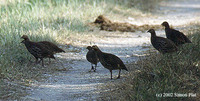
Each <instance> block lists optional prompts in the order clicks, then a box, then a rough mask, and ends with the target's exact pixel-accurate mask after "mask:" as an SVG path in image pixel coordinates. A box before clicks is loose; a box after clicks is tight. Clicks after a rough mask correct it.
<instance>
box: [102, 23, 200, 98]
mask: <svg viewBox="0 0 200 101" xmlns="http://www.w3.org/2000/svg"><path fill="white" fill-rule="evenodd" d="M193 28H196V29H191V30H188V33H190V36H189V37H190V39H192V44H184V45H182V46H181V47H179V48H180V50H179V51H178V52H177V53H176V52H175V53H173V54H164V55H162V54H157V53H155V52H148V54H150V55H149V56H146V57H145V58H142V59H141V60H140V61H138V62H137V64H130V65H129V68H134V69H135V68H136V67H137V68H138V69H137V70H135V71H133V72H131V73H130V75H128V76H127V78H126V80H124V81H123V82H125V83H123V84H112V85H111V86H110V85H109V86H107V87H113V86H114V88H117V89H115V90H111V91H112V93H110V94H107V93H106V94H105V95H104V96H105V98H106V99H122V100H136V101H140V100H141V101H163V100H166V101H168V100H170V101H180V100H181V101H188V100H190V101H199V100H200V96H199V95H198V93H199V92H200V88H199V86H200V75H199V74H200V66H199V65H200V54H199V53H200V44H199V43H200V34H199V32H200V30H199V28H200V25H199V24H198V25H194V26H193ZM119 91H120V92H119ZM164 93H166V94H167V93H168V94H169V95H166V94H164ZM171 93H172V95H171ZM189 93H190V94H191V93H192V94H194V95H193V97H191V96H190V97H189ZM176 94H187V95H186V97H180V96H184V95H176ZM195 94H196V95H195ZM110 95H115V96H113V97H112V96H110ZM176 96H179V97H176Z"/></svg>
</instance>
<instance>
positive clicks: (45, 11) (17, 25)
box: [0, 0, 138, 96]
mask: <svg viewBox="0 0 200 101" xmlns="http://www.w3.org/2000/svg"><path fill="white" fill-rule="evenodd" d="M132 1H138V0H122V1H121V0H8V1H6V0H5V1H4V4H1V5H0V15H1V16H0V79H1V82H4V79H6V80H8V81H11V82H13V81H16V80H17V81H18V80H20V81H22V83H24V82H25V83H28V82H30V80H29V79H32V78H36V77H38V75H40V74H41V72H40V71H39V70H40V69H39V68H33V65H30V64H29V62H30V61H33V56H31V55H30V54H29V53H28V51H27V50H26V49H25V47H24V45H22V44H20V42H21V41H22V39H21V38H20V37H21V36H22V35H24V34H26V35H28V36H29V37H30V39H31V40H33V41H41V40H46V41H51V42H54V43H58V44H64V43H67V42H66V39H70V36H73V35H77V34H78V35H79V36H81V35H83V34H86V33H87V32H88V27H87V26H86V25H87V23H89V22H92V21H94V18H96V17H97V16H98V15H101V14H107V15H111V16H112V15H128V14H130V13H131V12H132V11H133V12H134V11H136V9H135V8H134V7H131V6H127V4H129V3H125V2H132ZM115 8H119V9H121V11H122V12H123V13H118V11H116V9H115ZM127 9H129V11H127ZM130 11H131V12H130ZM72 41H73V40H72ZM2 80H3V81H2ZM0 85H1V89H0V96H4V93H3V92H1V91H6V89H4V88H5V87H2V85H3V83H0Z"/></svg>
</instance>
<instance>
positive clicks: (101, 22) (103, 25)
mask: <svg viewBox="0 0 200 101" xmlns="http://www.w3.org/2000/svg"><path fill="white" fill-rule="evenodd" d="M90 25H95V26H97V27H100V29H101V30H106V31H121V32H135V31H143V32H144V31H146V30H148V29H150V28H153V29H161V25H148V24H144V25H141V26H138V25H133V24H130V23H126V22H125V23H120V22H112V21H111V20H109V19H108V18H106V17H105V16H104V15H99V16H98V17H97V18H96V20H95V21H94V22H93V23H91V24H90Z"/></svg>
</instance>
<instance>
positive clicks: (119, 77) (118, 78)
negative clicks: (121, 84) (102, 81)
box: [117, 69, 121, 79]
mask: <svg viewBox="0 0 200 101" xmlns="http://www.w3.org/2000/svg"><path fill="white" fill-rule="evenodd" d="M120 72H121V69H119V74H118V77H117V79H119V78H120Z"/></svg>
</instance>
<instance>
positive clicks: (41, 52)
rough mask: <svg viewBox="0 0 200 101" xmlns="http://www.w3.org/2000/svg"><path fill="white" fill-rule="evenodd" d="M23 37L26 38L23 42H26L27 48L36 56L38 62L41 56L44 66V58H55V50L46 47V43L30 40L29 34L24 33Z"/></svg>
mask: <svg viewBox="0 0 200 101" xmlns="http://www.w3.org/2000/svg"><path fill="white" fill-rule="evenodd" d="M21 38H23V39H24V40H23V41H22V42H21V43H23V44H25V46H26V48H27V50H28V51H29V52H30V53H31V54H32V55H33V56H34V57H35V59H36V61H35V62H36V63H37V62H38V58H39V59H40V61H42V66H44V62H43V58H53V59H55V57H54V55H53V52H51V51H49V50H48V49H46V48H45V46H44V45H42V44H40V43H37V42H32V41H30V40H29V38H28V36H27V35H23V36H22V37H21Z"/></svg>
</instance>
